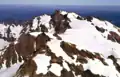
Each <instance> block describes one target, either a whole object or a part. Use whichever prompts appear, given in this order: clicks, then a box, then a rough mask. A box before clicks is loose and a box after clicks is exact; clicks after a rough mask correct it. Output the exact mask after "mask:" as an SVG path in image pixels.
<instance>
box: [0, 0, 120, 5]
mask: <svg viewBox="0 0 120 77" xmlns="http://www.w3.org/2000/svg"><path fill="white" fill-rule="evenodd" d="M0 4H25V5H29V4H31V5H32V4H39V5H44V4H45V5H111V6H113V5H116V6H118V5H120V0H0Z"/></svg>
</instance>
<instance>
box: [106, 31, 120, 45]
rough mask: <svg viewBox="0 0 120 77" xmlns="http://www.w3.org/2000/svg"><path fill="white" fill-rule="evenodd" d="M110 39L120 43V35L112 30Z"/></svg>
mask: <svg viewBox="0 0 120 77" xmlns="http://www.w3.org/2000/svg"><path fill="white" fill-rule="evenodd" d="M108 40H111V41H113V42H117V43H120V36H119V35H118V34H117V33H116V32H113V31H110V34H109V35H108Z"/></svg>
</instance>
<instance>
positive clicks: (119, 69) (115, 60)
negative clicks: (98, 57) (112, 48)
mask: <svg viewBox="0 0 120 77" xmlns="http://www.w3.org/2000/svg"><path fill="white" fill-rule="evenodd" d="M108 58H109V59H111V60H112V61H113V64H114V65H115V67H116V69H117V70H118V72H119V73H120V65H119V64H118V63H117V59H116V58H115V57H114V56H113V55H111V56H108Z"/></svg>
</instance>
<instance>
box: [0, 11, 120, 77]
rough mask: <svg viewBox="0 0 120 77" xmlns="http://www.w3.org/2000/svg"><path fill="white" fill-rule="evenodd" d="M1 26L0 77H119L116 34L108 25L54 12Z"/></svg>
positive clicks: (119, 34)
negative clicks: (18, 23) (17, 23)
mask: <svg viewBox="0 0 120 77" xmlns="http://www.w3.org/2000/svg"><path fill="white" fill-rule="evenodd" d="M1 26H2V28H1V29H0V34H1V37H0V40H1V42H3V43H4V44H1V45H0V46H1V49H2V50H1V56H0V63H1V64H0V65H1V70H0V77H120V62H119V61H120V60H119V58H120V55H119V47H120V32H119V28H117V27H116V26H115V25H113V24H111V23H110V22H109V21H106V20H100V19H98V18H95V17H92V16H88V17H82V16H80V15H78V14H76V13H73V12H66V11H59V10H56V11H55V13H54V14H52V15H46V14H45V15H42V16H38V17H35V18H34V19H33V20H31V21H26V22H25V23H24V25H7V26H6V25H4V24H1ZM11 37H13V39H14V40H9V39H11ZM5 43H6V44H5ZM4 70H5V71H4ZM9 72H10V73H9ZM6 73H7V74H8V75H5V74H6Z"/></svg>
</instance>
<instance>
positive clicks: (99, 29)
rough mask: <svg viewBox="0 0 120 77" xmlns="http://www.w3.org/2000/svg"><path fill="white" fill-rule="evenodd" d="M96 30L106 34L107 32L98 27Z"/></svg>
mask: <svg viewBox="0 0 120 77" xmlns="http://www.w3.org/2000/svg"><path fill="white" fill-rule="evenodd" d="M95 28H96V29H97V30H98V31H99V32H101V33H104V32H105V29H103V28H100V27H98V26H95Z"/></svg>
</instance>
